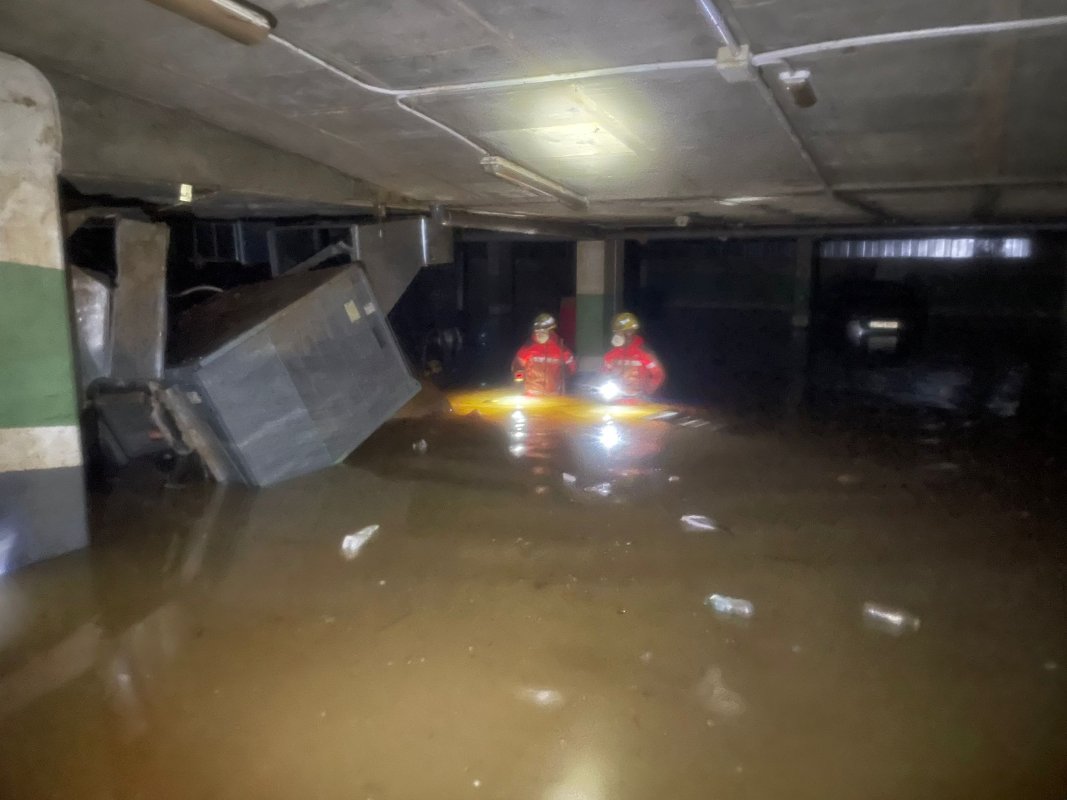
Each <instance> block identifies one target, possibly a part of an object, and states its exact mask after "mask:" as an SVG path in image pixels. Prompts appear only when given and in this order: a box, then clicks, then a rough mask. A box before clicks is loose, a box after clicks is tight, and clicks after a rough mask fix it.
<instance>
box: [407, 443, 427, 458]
mask: <svg viewBox="0 0 1067 800" xmlns="http://www.w3.org/2000/svg"><path fill="white" fill-rule="evenodd" d="M411 449H412V450H414V451H415V452H416V453H418V454H419V455H420V456H424V455H426V454H427V453H428V452H429V451H430V445H429V444H428V443H427V441H426V440H425V439H419V440H418V441H417V442H415V443H414V444H413V445H411Z"/></svg>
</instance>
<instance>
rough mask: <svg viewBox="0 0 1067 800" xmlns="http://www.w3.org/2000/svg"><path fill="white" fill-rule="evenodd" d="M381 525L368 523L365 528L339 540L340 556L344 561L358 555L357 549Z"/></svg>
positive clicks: (365, 542) (361, 546)
mask: <svg viewBox="0 0 1067 800" xmlns="http://www.w3.org/2000/svg"><path fill="white" fill-rule="evenodd" d="M381 527H382V526H381V525H368V526H367V527H366V528H361V529H360V530H358V531H356V532H355V533H350V534H348V536H346V537H345V538H344V539H342V540H341V556H342V557H343V558H344V559H345V561H351V560H352V559H354V558H355V557H356V556H358V555H359V551H360V550H362V549H363V546H364V545H365V544H367V542H369V541H370V540H371V537H372V536H374V534H376V533H377V532H378V530H379V529H380V528H381Z"/></svg>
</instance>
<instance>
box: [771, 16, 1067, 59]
mask: <svg viewBox="0 0 1067 800" xmlns="http://www.w3.org/2000/svg"><path fill="white" fill-rule="evenodd" d="M1061 25H1067V14H1061V15H1058V16H1053V17H1035V18H1034V19H1015V20H1004V21H1002V22H982V23H976V24H972V25H947V26H943V27H940V28H921V29H918V30H912V31H896V32H893V33H875V34H871V35H869V36H853V37H850V38H848V39H833V40H830V41H826V42H815V43H813V44H802V45H797V46H796V47H783V48H781V49H779V50H768V51H767V52H765V53H757V54H756V55H754V56H752V63H753V64H755V65H756V66H757V67H762V66H766V65H767V64H772V63H774V62H776V61H784V60H785V59H787V58H797V57H799V56H811V55H817V54H820V53H832V52H836V51H840V50H849V49H853V48H860V47H874V46H876V45H882V44H898V43H904V42H921V41H926V40H929V39H954V38H957V37H962V36H987V35H989V34H991V33H1009V32H1013V31H1014V32H1018V31H1032V30H1040V29H1042V28H1054V27H1059V26H1061Z"/></svg>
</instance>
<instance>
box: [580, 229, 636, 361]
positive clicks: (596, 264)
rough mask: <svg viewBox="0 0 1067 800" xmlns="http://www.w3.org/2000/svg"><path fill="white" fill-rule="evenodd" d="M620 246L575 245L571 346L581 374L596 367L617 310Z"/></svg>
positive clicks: (619, 303) (619, 302) (602, 243)
mask: <svg viewBox="0 0 1067 800" xmlns="http://www.w3.org/2000/svg"><path fill="white" fill-rule="evenodd" d="M624 245H625V242H622V241H614V240H612V241H586V242H578V256H577V264H576V270H577V272H576V278H575V287H576V294H577V298H576V301H575V302H576V316H577V324H576V326H575V327H576V335H575V338H576V339H577V341H576V342H575V345H576V349H577V350H578V354H577V355H578V364H579V369H580V370H581V371H583V372H588V371H595V370H596V369H597V368H599V366H600V357H601V356H602V355H603V354H604V352H605V350H606V349H607V343H608V339H609V336H608V326H609V325H610V324H611V318H612V316H614V315H615V314H616V313H618V312H619V311H620V310H621V306H622V288H623V287H622V274H623V247H624Z"/></svg>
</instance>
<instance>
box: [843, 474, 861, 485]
mask: <svg viewBox="0 0 1067 800" xmlns="http://www.w3.org/2000/svg"><path fill="white" fill-rule="evenodd" d="M837 482H838V483H840V484H841V485H842V486H855V485H856V484H859V483H863V478H862V477H861V476H859V475H854V474H852V473H851V472H844V473H842V474H840V475H838V476H837Z"/></svg>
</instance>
